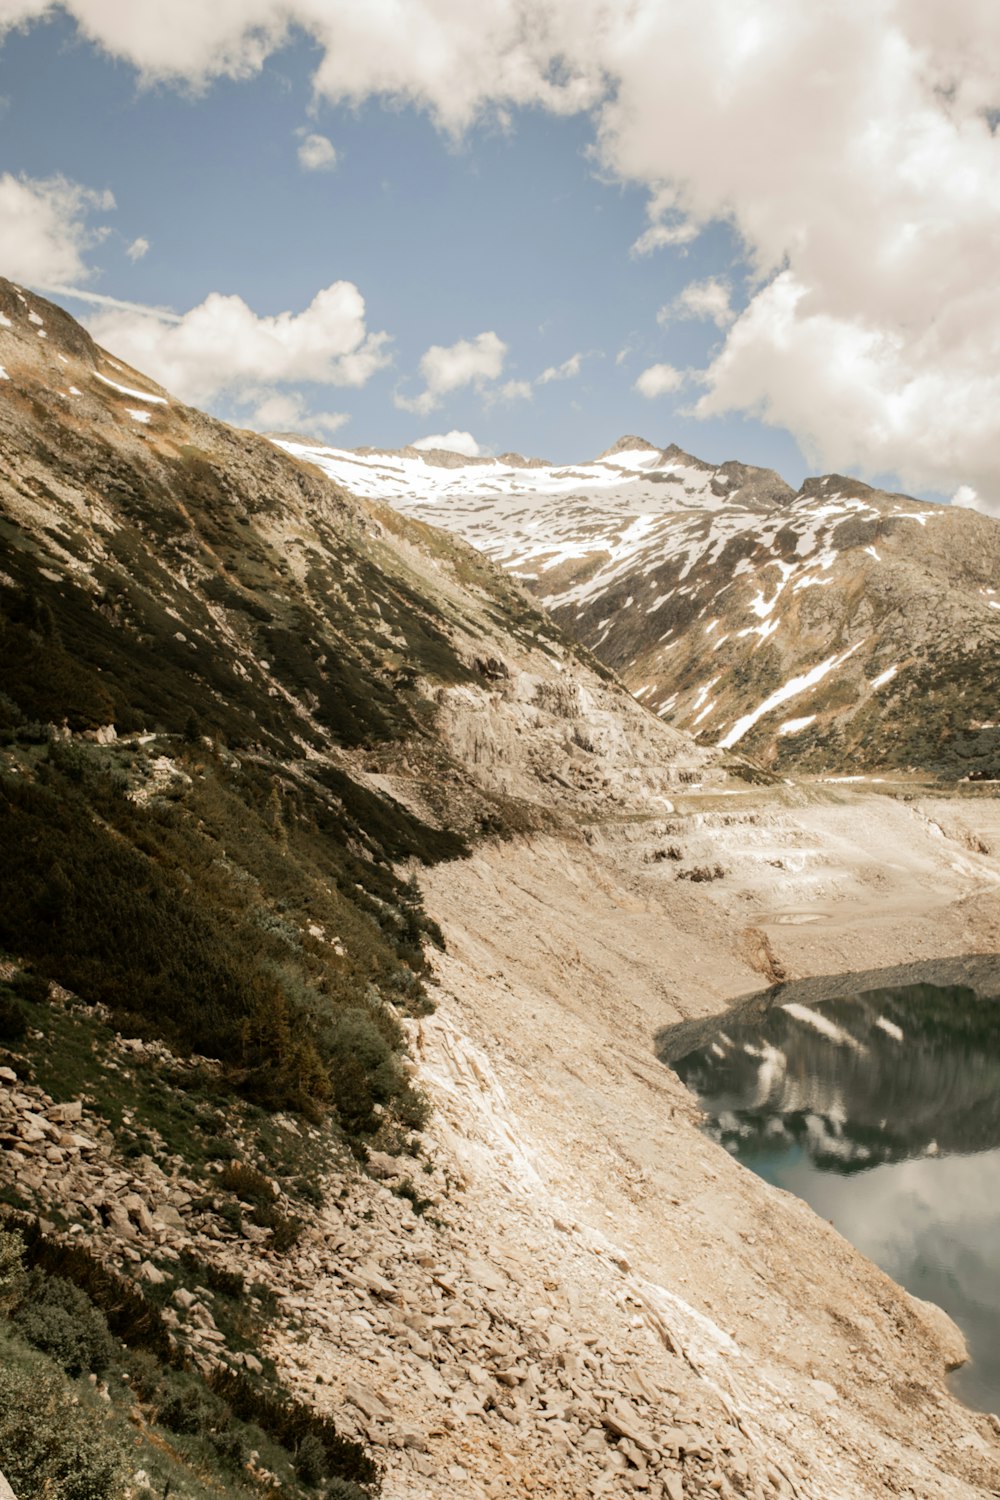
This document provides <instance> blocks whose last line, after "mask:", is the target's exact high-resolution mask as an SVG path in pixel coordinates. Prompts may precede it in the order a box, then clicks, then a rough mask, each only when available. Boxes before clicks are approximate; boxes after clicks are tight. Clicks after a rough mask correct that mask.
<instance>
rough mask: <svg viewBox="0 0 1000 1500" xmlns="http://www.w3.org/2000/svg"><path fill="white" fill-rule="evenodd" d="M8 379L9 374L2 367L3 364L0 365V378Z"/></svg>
mask: <svg viewBox="0 0 1000 1500" xmlns="http://www.w3.org/2000/svg"><path fill="white" fill-rule="evenodd" d="M9 379H10V376H9V375H8V374H7V371H6V370H5V369H4V367H3V365H0V380H9Z"/></svg>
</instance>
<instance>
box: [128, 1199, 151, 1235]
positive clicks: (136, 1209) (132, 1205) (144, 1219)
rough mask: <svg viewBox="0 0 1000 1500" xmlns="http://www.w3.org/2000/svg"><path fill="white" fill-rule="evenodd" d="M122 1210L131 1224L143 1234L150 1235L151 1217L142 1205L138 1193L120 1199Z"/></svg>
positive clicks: (143, 1204)
mask: <svg viewBox="0 0 1000 1500" xmlns="http://www.w3.org/2000/svg"><path fill="white" fill-rule="evenodd" d="M122 1208H124V1210H125V1212H126V1213H127V1214H128V1216H129V1218H130V1219H131V1220H132V1223H133V1224H134V1225H135V1226H136V1228H137V1229H139V1230H141V1231H142V1233H143V1234H150V1233H151V1232H152V1230H153V1215H152V1214H151V1213H150V1211H149V1209H148V1208H147V1207H146V1205H145V1203H143V1201H142V1199H141V1198H140V1197H139V1194H138V1193H126V1194H125V1197H124V1198H123V1199H122Z"/></svg>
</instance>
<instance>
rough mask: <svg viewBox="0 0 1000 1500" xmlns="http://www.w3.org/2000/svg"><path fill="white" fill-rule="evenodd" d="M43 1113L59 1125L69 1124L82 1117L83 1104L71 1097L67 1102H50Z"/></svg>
mask: <svg viewBox="0 0 1000 1500" xmlns="http://www.w3.org/2000/svg"><path fill="white" fill-rule="evenodd" d="M45 1114H46V1117H47V1118H48V1119H50V1120H54V1121H56V1123H57V1124H59V1125H69V1124H72V1123H73V1122H75V1121H76V1120H80V1119H82V1118H83V1104H82V1103H81V1102H80V1100H79V1099H73V1100H71V1101H70V1102H69V1103H68V1104H50V1105H49V1107H48V1109H47V1110H46V1111H45Z"/></svg>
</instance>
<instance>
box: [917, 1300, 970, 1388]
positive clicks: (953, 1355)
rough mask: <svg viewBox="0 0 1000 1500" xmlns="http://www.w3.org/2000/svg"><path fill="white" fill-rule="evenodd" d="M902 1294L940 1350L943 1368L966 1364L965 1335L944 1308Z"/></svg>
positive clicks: (949, 1368)
mask: <svg viewBox="0 0 1000 1500" xmlns="http://www.w3.org/2000/svg"><path fill="white" fill-rule="evenodd" d="M904 1296H906V1297H907V1300H908V1301H909V1304H910V1308H911V1310H912V1312H913V1314H914V1316H915V1318H916V1320H917V1322H918V1323H919V1324H920V1325H921V1326H922V1328H923V1330H924V1332H925V1333H927V1334H929V1335H930V1337H931V1339H932V1340H933V1342H934V1343H935V1344H936V1345H937V1347H938V1349H939V1350H940V1351H941V1357H942V1359H943V1360H944V1367H945V1369H946V1370H957V1369H958V1367H959V1365H964V1364H967V1363H968V1360H969V1350H968V1346H967V1345H966V1342H965V1335H964V1334H963V1333H962V1330H961V1329H960V1328H959V1326H958V1324H957V1323H954V1322H953V1321H952V1320H951V1318H949V1316H948V1314H947V1313H946V1312H945V1310H944V1308H943V1307H938V1305H937V1303H936V1302H925V1301H924V1300H923V1299H922V1298H920V1297H911V1296H909V1295H908V1294H907V1293H904Z"/></svg>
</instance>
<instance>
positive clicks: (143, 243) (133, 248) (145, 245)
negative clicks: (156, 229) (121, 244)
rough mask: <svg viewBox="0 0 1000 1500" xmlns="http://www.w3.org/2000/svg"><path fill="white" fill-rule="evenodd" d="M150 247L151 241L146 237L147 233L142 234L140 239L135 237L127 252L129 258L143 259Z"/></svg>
mask: <svg viewBox="0 0 1000 1500" xmlns="http://www.w3.org/2000/svg"><path fill="white" fill-rule="evenodd" d="M149 248H150V246H149V241H148V240H147V239H146V237H145V235H142V234H140V235H139V237H138V239H134V240H133V241H132V243H131V245H129V246H128V248H127V249H126V251H125V254H126V255H127V256H128V258H129V260H142V258H143V256H144V255H148V254H149Z"/></svg>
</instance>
